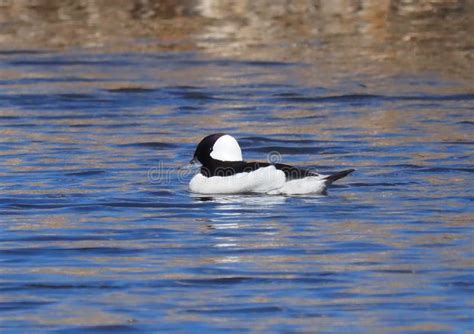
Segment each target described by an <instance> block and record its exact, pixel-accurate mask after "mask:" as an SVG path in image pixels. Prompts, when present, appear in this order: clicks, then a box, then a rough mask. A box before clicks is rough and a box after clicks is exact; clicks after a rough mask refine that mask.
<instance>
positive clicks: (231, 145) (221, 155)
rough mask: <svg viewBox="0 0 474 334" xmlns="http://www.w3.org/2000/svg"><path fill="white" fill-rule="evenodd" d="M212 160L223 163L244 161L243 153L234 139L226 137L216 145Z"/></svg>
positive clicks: (217, 141)
mask: <svg viewBox="0 0 474 334" xmlns="http://www.w3.org/2000/svg"><path fill="white" fill-rule="evenodd" d="M211 158H213V159H216V160H221V161H242V151H241V150H240V146H239V143H237V140H235V138H234V137H232V136H229V135H224V136H221V137H220V138H219V139H217V140H216V142H215V143H214V146H213V147H212V152H211Z"/></svg>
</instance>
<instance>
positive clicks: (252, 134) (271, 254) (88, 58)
mask: <svg viewBox="0 0 474 334" xmlns="http://www.w3.org/2000/svg"><path fill="white" fill-rule="evenodd" d="M1 58H2V64H3V65H2V66H3V68H2V70H3V71H4V72H5V73H11V75H10V77H9V78H5V77H4V78H2V80H1V82H0V86H1V88H0V89H1V91H0V92H1V93H0V94H1V96H0V98H1V99H0V111H1V144H0V145H1V148H2V149H1V161H2V163H1V165H0V166H1V167H0V183H1V189H2V191H1V198H0V203H1V206H0V210H1V221H2V222H1V225H0V228H1V237H0V242H1V244H0V245H1V253H0V254H1V257H0V259H1V263H2V265H1V269H0V270H1V278H0V290H1V303H0V320H1V328H2V332H5V333H8V332H26V331H34V332H36V331H43V330H52V331H55V332H68V333H69V332H77V333H80V332H84V331H87V332H116V331H118V332H133V331H154V332H176V333H181V332H186V331H206V332H221V331H226V332H236V333H241V332H281V333H286V332H288V333H289V332H292V333H293V332H308V333H312V332H315V331H318V332H344V331H355V332H361V333H362V332H379V333H380V332H390V333H392V332H394V333H396V332H422V333H424V332H430V333H441V332H455V331H458V332H467V331H470V330H473V325H472V324H473V322H472V320H473V319H472V316H473V314H472V307H473V299H472V296H473V289H474V276H473V275H474V272H473V269H472V259H473V243H472V242H473V229H472V213H473V212H472V211H473V210H472V195H473V192H472V189H473V182H472V181H473V178H472V173H473V170H474V169H473V167H472V149H473V141H472V124H473V118H472V115H473V101H474V95H473V94H472V92H470V91H469V90H465V92H463V90H464V89H465V88H464V87H463V86H462V85H461V86H460V85H459V84H456V83H454V84H453V83H452V82H446V81H443V80H442V79H439V78H435V77H431V78H430V77H385V78H382V79H380V82H378V83H377V82H375V83H370V82H369V83H368V82H367V81H356V80H334V81H333V82H328V83H327V85H326V86H324V85H321V86H314V85H306V84H304V83H301V82H300V80H299V78H301V75H302V73H304V72H305V71H308V68H309V65H307V64H304V63H284V62H271V63H269V62H257V61H256V62H246V61H236V60H235V61H234V60H225V61H223V60H221V59H213V58H210V57H205V56H202V55H199V54H193V53H181V52H177V53H162V54H140V53H139V54H133V53H130V54H112V55H108V54H105V55H104V54H94V53H87V52H86V53H79V54H78V53H72V54H68V53H58V52H53V53H51V52H24V51H22V52H8V53H3V54H2V55H1ZM387 87H388V88H387ZM217 131H224V132H229V133H232V134H233V135H234V136H236V137H237V138H238V139H239V140H240V142H241V145H242V148H243V152H244V156H245V158H246V159H248V160H253V159H260V160H265V159H267V154H270V153H271V154H272V156H271V158H272V159H275V157H276V158H278V159H281V160H282V161H283V162H287V163H295V164H297V165H300V166H305V167H308V168H315V169H318V170H320V171H322V172H326V171H333V170H338V169H344V168H355V169H356V172H355V173H354V174H353V175H351V176H349V177H347V178H346V179H343V180H340V181H338V184H337V185H336V186H334V187H333V188H331V189H330V191H329V196H326V197H324V196H323V197H315V196H303V197H282V196H257V195H255V196H248V195H246V196H197V195H192V194H190V193H189V192H188V190H187V182H188V181H189V179H190V177H191V176H192V175H191V174H190V173H189V171H186V170H185V171H183V170H179V169H178V168H179V167H180V166H182V165H183V164H185V163H186V162H187V161H189V159H190V158H191V157H192V154H193V150H194V147H195V144H196V143H197V142H198V141H199V140H200V138H201V137H203V136H205V135H207V134H209V133H213V132H217Z"/></svg>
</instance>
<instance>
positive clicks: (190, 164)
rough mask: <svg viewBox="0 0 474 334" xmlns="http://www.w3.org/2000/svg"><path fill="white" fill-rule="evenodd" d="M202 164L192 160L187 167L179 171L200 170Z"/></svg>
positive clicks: (182, 167)
mask: <svg viewBox="0 0 474 334" xmlns="http://www.w3.org/2000/svg"><path fill="white" fill-rule="evenodd" d="M201 166H202V164H201V163H200V162H199V160H198V159H196V158H193V159H191V161H189V163H188V164H187V165H184V166H181V167H180V168H179V169H196V168H200V167H201Z"/></svg>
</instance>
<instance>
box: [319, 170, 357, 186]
mask: <svg viewBox="0 0 474 334" xmlns="http://www.w3.org/2000/svg"><path fill="white" fill-rule="evenodd" d="M354 170H355V169H345V170H342V171H340V172H336V173H334V174H331V175H328V176H326V177H325V178H324V180H325V181H326V184H328V185H329V184H331V183H333V182H334V181H336V180H339V179H342V178H343V177H345V176H347V175H349V174H350V173H352V172H353V171H354Z"/></svg>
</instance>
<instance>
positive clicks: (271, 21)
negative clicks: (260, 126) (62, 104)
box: [0, 0, 474, 79]
mask: <svg viewBox="0 0 474 334" xmlns="http://www.w3.org/2000/svg"><path fill="white" fill-rule="evenodd" d="M473 17H474V1H473V0H436V1H434V0H432V1H419V2H418V1H401V0H382V1H375V0H340V1H329V0H326V1H325V0H318V1H316V0H315V1H310V0H305V1H298V2H292V1H283V0H277V1H273V0H262V1H250V0H240V1H238V0H236V1H217V0H199V1H198V0H195V1H192V0H181V1H170V0H166V1H163V0H147V1H138V0H135V1H125V0H118V1H115V0H114V1H112V0H90V1H60V0H37V1H34V2H31V1H3V2H2V6H1V7H0V24H1V26H2V27H3V28H2V30H1V32H0V49H25V48H26V49H37V48H39V49H42V48H52V49H69V48H74V47H85V48H95V49H97V48H98V49H99V50H102V51H113V52H114V51H173V50H176V51H189V50H196V51H198V50H202V51H206V52H208V53H210V54H211V55H213V56H216V57H232V58H244V59H260V60H280V61H303V62H306V63H309V64H318V65H320V66H318V69H317V72H313V73H311V74H312V75H318V76H319V75H321V72H323V73H324V72H326V71H329V73H340V72H347V71H350V72H353V71H355V72H361V71H362V70H363V71H364V72H367V71H369V72H370V73H371V74H372V75H376V74H377V73H378V72H380V71H383V72H384V73H389V72H400V71H407V72H415V71H423V72H441V73H443V74H445V75H448V76H455V77H460V78H464V79H472V78H473V71H472V66H471V64H472V60H473V56H472V55H473V54H474V52H473V50H474V41H473V39H474V28H473V27H474V24H473V23H474V22H473Z"/></svg>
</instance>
